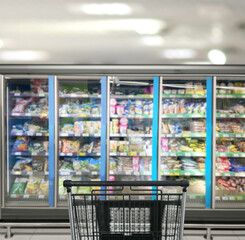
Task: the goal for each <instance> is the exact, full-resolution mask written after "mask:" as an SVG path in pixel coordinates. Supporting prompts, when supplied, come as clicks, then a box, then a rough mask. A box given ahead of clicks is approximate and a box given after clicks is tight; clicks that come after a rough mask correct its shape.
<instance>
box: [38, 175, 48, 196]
mask: <svg viewBox="0 0 245 240" xmlns="http://www.w3.org/2000/svg"><path fill="white" fill-rule="evenodd" d="M48 192H49V181H48V180H44V179H42V181H41V183H40V193H41V194H43V195H46V196H47V195H48Z"/></svg>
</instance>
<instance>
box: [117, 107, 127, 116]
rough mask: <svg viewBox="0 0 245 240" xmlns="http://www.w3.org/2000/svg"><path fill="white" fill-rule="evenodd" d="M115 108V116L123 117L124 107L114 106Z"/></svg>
mask: <svg viewBox="0 0 245 240" xmlns="http://www.w3.org/2000/svg"><path fill="white" fill-rule="evenodd" d="M116 108H117V114H118V115H123V114H124V109H125V106H116Z"/></svg>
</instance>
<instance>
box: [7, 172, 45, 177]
mask: <svg viewBox="0 0 245 240" xmlns="http://www.w3.org/2000/svg"><path fill="white" fill-rule="evenodd" d="M11 174H12V175H27V176H28V175H33V174H39V175H49V172H35V171H34V172H33V171H29V172H26V171H12V172H11Z"/></svg>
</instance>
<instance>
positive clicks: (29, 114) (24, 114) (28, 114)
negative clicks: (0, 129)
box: [11, 113, 48, 118]
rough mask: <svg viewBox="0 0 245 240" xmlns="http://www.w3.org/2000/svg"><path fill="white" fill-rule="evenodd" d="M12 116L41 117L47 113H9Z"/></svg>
mask: <svg viewBox="0 0 245 240" xmlns="http://www.w3.org/2000/svg"><path fill="white" fill-rule="evenodd" d="M11 116H12V117H38V118H43V117H48V114H46V113H41V114H37V113H11Z"/></svg>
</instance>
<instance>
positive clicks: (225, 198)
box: [215, 195, 245, 201]
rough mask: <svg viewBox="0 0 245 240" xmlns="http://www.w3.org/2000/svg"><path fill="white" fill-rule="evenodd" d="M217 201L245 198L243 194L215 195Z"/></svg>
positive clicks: (241, 199)
mask: <svg viewBox="0 0 245 240" xmlns="http://www.w3.org/2000/svg"><path fill="white" fill-rule="evenodd" d="M215 200H217V201H243V200H245V195H233V196H232V195H227V196H215Z"/></svg>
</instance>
